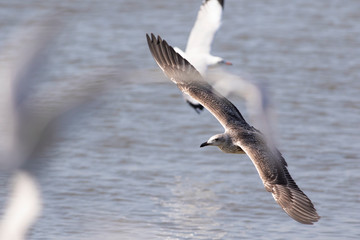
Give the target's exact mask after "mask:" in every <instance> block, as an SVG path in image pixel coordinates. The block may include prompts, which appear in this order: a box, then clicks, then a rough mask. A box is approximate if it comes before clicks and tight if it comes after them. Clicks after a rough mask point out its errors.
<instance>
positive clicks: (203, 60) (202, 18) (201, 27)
mask: <svg viewBox="0 0 360 240" xmlns="http://www.w3.org/2000/svg"><path fill="white" fill-rule="evenodd" d="M223 9H224V0H205V1H203V3H202V5H201V6H200V10H199V12H198V15H197V18H196V21H195V24H194V27H193V28H192V30H191V32H190V36H189V39H188V42H187V45H186V49H185V52H184V51H182V50H181V49H179V48H177V47H175V48H174V49H175V51H176V52H178V53H179V54H180V55H181V56H182V57H183V58H185V59H187V60H188V61H189V62H190V63H191V64H192V65H193V66H195V68H196V69H197V70H198V71H199V72H200V74H201V75H203V76H204V75H205V73H206V70H207V67H208V66H212V65H217V64H226V65H231V63H230V62H227V61H225V60H224V59H223V58H221V57H217V56H213V55H212V54H210V50H211V43H212V41H213V39H214V36H215V33H216V32H217V30H218V29H219V28H220V26H221V18H222V12H223ZM184 98H185V100H186V102H187V103H188V104H189V105H190V106H191V107H193V108H194V109H195V111H196V112H197V113H200V111H201V110H202V109H203V106H201V104H199V102H197V101H196V100H194V99H193V98H191V97H190V96H188V95H186V94H184Z"/></svg>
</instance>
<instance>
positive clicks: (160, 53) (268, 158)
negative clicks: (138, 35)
mask: <svg viewBox="0 0 360 240" xmlns="http://www.w3.org/2000/svg"><path fill="white" fill-rule="evenodd" d="M146 37H147V41H148V45H149V48H150V52H151V54H152V55H153V57H154V59H155V61H156V62H157V64H158V65H159V67H160V68H161V69H162V70H163V71H164V73H165V75H166V76H167V77H168V78H170V79H171V81H173V82H174V83H175V84H176V85H177V86H178V87H179V89H180V90H181V91H182V92H184V93H186V94H189V95H190V96H191V97H193V98H194V99H195V100H197V101H199V102H200V103H201V104H202V105H203V106H204V107H205V108H206V109H207V110H209V111H210V112H211V113H212V114H213V115H214V116H215V117H216V119H217V120H218V121H219V122H220V123H221V125H222V126H223V127H224V129H225V132H224V133H221V134H216V135H214V136H212V137H211V138H210V139H209V140H208V141H206V142H204V143H202V144H201V146H200V147H204V146H217V147H219V148H220V149H221V150H222V151H223V152H225V153H238V154H243V153H245V154H247V155H248V156H249V158H250V159H251V160H252V162H253V164H254V165H255V167H256V170H257V171H258V173H259V176H260V178H261V180H262V182H263V184H264V186H265V189H266V190H267V191H268V192H271V193H272V196H273V197H274V199H275V200H276V202H277V203H278V204H279V205H280V206H281V207H282V209H283V210H284V211H285V212H286V213H287V214H288V215H289V216H290V217H292V218H293V219H294V220H296V221H298V222H300V223H303V224H313V223H314V222H317V221H318V220H319V218H320V217H319V215H318V214H317V212H316V209H315V208H314V205H313V203H312V202H311V200H310V199H309V198H308V197H307V196H306V195H305V194H304V192H303V191H301V190H300V188H299V187H298V186H297V184H296V183H295V181H294V180H293V179H292V177H291V176H290V173H289V172H288V169H287V163H286V161H285V159H284V158H283V157H282V155H281V153H280V152H279V151H278V150H277V149H276V148H275V147H273V146H272V145H271V144H268V142H267V140H266V138H265V137H264V135H263V134H262V133H261V132H260V131H258V130H257V129H255V128H254V127H252V126H250V125H249V124H248V123H247V122H246V121H245V119H244V118H243V116H242V115H241V113H240V112H239V110H238V109H237V108H236V107H235V106H234V105H233V104H232V103H231V102H230V101H229V100H228V99H226V98H225V97H223V96H221V95H220V94H219V93H217V92H216V91H215V90H214V89H213V87H212V86H211V85H210V84H209V83H207V82H206V81H205V80H204V79H203V78H202V76H201V75H200V73H199V72H198V71H197V70H196V69H195V68H194V67H193V66H192V65H191V64H190V63H189V62H188V61H187V60H185V59H184V58H183V57H181V56H180V55H179V54H178V53H176V52H175V50H174V49H173V48H172V47H171V46H169V45H168V44H167V43H166V41H163V40H162V39H161V38H160V37H158V38H156V37H155V36H154V35H153V34H152V35H151V38H150V37H149V35H146Z"/></svg>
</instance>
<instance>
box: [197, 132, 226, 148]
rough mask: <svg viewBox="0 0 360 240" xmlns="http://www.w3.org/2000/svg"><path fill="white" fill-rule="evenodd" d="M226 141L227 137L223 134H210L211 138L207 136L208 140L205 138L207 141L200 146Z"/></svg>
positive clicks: (215, 144)
mask: <svg viewBox="0 0 360 240" xmlns="http://www.w3.org/2000/svg"><path fill="white" fill-rule="evenodd" d="M226 141H227V137H226V136H225V135H224V134H216V135H214V136H212V137H211V138H209V140H207V142H204V143H202V144H201V145H200V147H205V146H218V147H219V146H222V145H224V144H225V143H226Z"/></svg>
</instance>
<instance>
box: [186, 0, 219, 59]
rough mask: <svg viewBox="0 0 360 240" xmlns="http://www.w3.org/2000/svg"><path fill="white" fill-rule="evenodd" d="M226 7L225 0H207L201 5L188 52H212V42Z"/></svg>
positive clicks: (191, 33) (191, 34)
mask: <svg viewBox="0 0 360 240" xmlns="http://www.w3.org/2000/svg"><path fill="white" fill-rule="evenodd" d="M223 9H224V1H223V0H206V1H204V2H203V3H202V5H201V6H200V10H199V12H198V15H197V18H196V21H195V24H194V27H193V28H192V30H191V32H190V36H189V40H188V43H187V46H186V50H185V52H186V53H187V54H194V53H195V54H198V53H201V54H210V49H211V43H212V41H213V39H214V35H215V33H216V31H217V30H218V29H219V28H220V25H221V17H222V12H223Z"/></svg>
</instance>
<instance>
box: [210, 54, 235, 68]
mask: <svg viewBox="0 0 360 240" xmlns="http://www.w3.org/2000/svg"><path fill="white" fill-rule="evenodd" d="M206 63H207V65H208V66H215V65H232V63H231V62H228V61H225V60H224V59H223V58H221V57H217V56H212V55H209V56H208V57H207V58H206Z"/></svg>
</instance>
